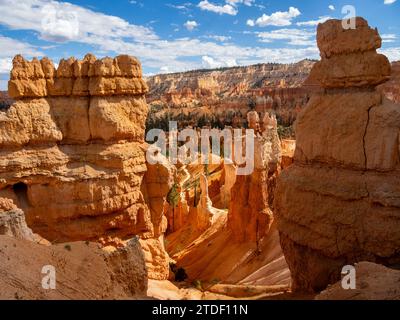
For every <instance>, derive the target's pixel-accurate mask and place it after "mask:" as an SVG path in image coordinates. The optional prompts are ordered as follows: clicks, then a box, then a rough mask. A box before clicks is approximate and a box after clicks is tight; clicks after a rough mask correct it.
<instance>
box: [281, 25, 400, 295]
mask: <svg viewBox="0 0 400 320" xmlns="http://www.w3.org/2000/svg"><path fill="white" fill-rule="evenodd" d="M360 21H361V22H360ZM358 24H359V26H360V27H359V28H357V29H356V30H353V31H351V33H352V34H353V36H354V39H355V40H354V41H350V38H347V35H344V34H342V33H341V31H339V25H340V21H336V20H334V21H328V22H327V23H325V24H322V25H320V27H319V28H318V39H322V40H323V41H331V42H333V43H332V44H331V45H328V44H327V43H325V44H324V46H323V49H321V51H322V50H325V51H326V53H327V54H326V55H329V54H331V56H330V58H329V59H328V58H324V54H322V56H323V58H322V60H323V61H324V59H325V60H326V61H327V60H329V63H333V64H332V66H331V68H336V67H337V68H338V69H340V68H341V66H340V65H338V63H339V61H340V60H335V59H334V57H335V56H341V58H343V59H346V58H347V57H350V58H351V57H353V56H357V55H358V56H359V57H360V59H359V60H358V61H357V60H354V66H353V68H354V69H356V70H363V65H364V62H365V61H366V60H364V58H363V51H365V50H369V51H367V53H368V54H369V55H371V57H373V55H375V53H374V52H373V51H372V49H373V48H375V47H376V46H377V45H379V43H380V42H379V41H378V40H377V35H376V34H375V32H374V31H373V30H368V28H367V27H366V26H365V23H364V22H362V20H358ZM343 32H347V31H343ZM358 35H359V37H358ZM353 36H352V37H353ZM368 39H369V40H368ZM322 40H321V41H322ZM334 41H338V42H339V44H340V45H339V44H338V43H334ZM319 44H320V43H319ZM320 48H321V47H320ZM340 48H342V50H341V49H340ZM350 60H351V59H350ZM380 64H381V67H382V68H386V67H387V65H386V60H385V59H381V62H380ZM377 67H378V69H379V65H378V66H377ZM314 68H315V70H317V71H318V72H319V71H321V72H322V71H323V69H319V68H320V67H319V66H318V64H317V65H315V67H314ZM313 72H314V69H313V71H312V72H311V75H310V77H313ZM324 72H325V74H329V72H330V70H328V69H326V70H325V71H324ZM363 72H364V73H360V76H361V77H364V80H365V79H367V78H368V77H369V73H368V71H367V70H364V71H363ZM353 75H354V74H353V73H352V72H350V71H349V72H347V71H346V70H345V73H344V74H343V77H342V80H343V81H344V83H345V82H346V81H348V80H349V81H350V82H351V81H353V80H352V79H354V77H353ZM331 80H332V78H330V80H329V81H331ZM364 80H363V81H364ZM375 80H376V79H375ZM375 80H371V81H370V80H368V81H366V82H363V81H360V82H357V86H358V85H362V86H363V87H362V88H359V89H355V88H346V87H347V86H348V85H347V84H346V85H342V84H341V85H338V86H337V87H338V88H337V89H335V90H326V91H325V92H321V93H316V94H315V95H314V96H313V97H312V98H311V100H310V101H309V103H308V105H307V106H306V108H305V109H304V110H303V111H302V112H301V114H300V115H299V118H298V121H297V125H296V135H297V141H296V151H295V160H294V164H293V165H291V166H290V167H289V168H287V169H286V170H284V171H283V172H282V174H281V175H280V177H279V179H278V180H279V181H278V185H277V189H276V192H275V214H276V218H277V221H278V229H279V231H280V236H281V245H282V249H283V252H284V254H285V258H286V260H287V262H288V265H289V268H290V270H291V275H292V284H293V289H294V290H298V291H311V292H312V291H314V292H315V291H321V290H323V289H325V288H326V287H327V285H328V284H332V283H335V282H336V281H338V280H339V278H340V271H341V269H342V267H343V266H344V265H346V264H353V263H355V262H358V261H364V260H366V261H371V262H378V263H381V264H384V265H386V266H391V265H396V264H398V263H400V256H399V252H400V250H399V249H400V189H399V186H398V182H397V181H398V180H399V178H400V175H399V172H400V171H399V169H400V157H399V132H400V121H399V120H400V118H399V117H400V106H399V105H396V104H394V103H393V102H391V101H389V100H387V99H386V98H385V97H383V96H382V95H381V94H380V93H379V92H378V91H376V90H375V89H374V88H372V87H371V85H374V84H376V82H375ZM357 81H358V80H357ZM350 82H349V83H350ZM331 83H333V82H331ZM320 85H321V86H325V83H324V82H323V81H321V82H320ZM335 86H336V85H335ZM350 86H352V84H351V85H350Z"/></svg>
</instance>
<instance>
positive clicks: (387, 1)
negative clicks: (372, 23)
mask: <svg viewBox="0 0 400 320" xmlns="http://www.w3.org/2000/svg"><path fill="white" fill-rule="evenodd" d="M396 1H397V0H385V2H384V4H392V3H395V2H396Z"/></svg>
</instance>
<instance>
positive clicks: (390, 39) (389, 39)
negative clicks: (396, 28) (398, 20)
mask: <svg viewBox="0 0 400 320" xmlns="http://www.w3.org/2000/svg"><path fill="white" fill-rule="evenodd" d="M381 38H382V42H384V43H388V42H395V41H396V39H397V36H396V35H395V34H392V33H391V34H382V35H381Z"/></svg>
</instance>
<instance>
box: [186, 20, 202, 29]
mask: <svg viewBox="0 0 400 320" xmlns="http://www.w3.org/2000/svg"><path fill="white" fill-rule="evenodd" d="M183 26H184V27H185V28H186V29H187V30H189V31H193V30H194V29H196V28H197V27H198V26H199V24H198V23H197V22H196V21H194V20H188V21H186V22H185V23H184V24H183Z"/></svg>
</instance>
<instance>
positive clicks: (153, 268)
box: [0, 54, 170, 278]
mask: <svg viewBox="0 0 400 320" xmlns="http://www.w3.org/2000/svg"><path fill="white" fill-rule="evenodd" d="M147 91H148V88H147V85H146V83H145V82H144V81H143V79H142V70H141V65H140V63H139V61H138V60H137V59H135V58H133V57H130V56H124V55H123V56H118V57H116V58H115V59H112V58H104V59H101V60H97V59H96V58H95V57H94V56H93V55H90V54H89V55H87V56H86V57H85V58H84V59H83V60H82V61H79V60H76V59H74V58H70V59H68V60H61V61H60V63H59V66H58V68H57V69H56V68H55V67H54V65H53V63H52V62H51V61H50V60H49V59H47V58H43V59H42V60H40V61H39V60H38V59H33V60H32V61H31V62H30V61H26V60H25V59H24V58H23V57H22V56H16V57H15V58H14V60H13V69H12V71H11V79H10V81H9V95H10V96H11V97H12V98H13V99H15V100H16V102H15V103H14V104H13V105H11V106H10V107H9V108H7V109H6V110H5V111H3V112H0V148H1V151H0V199H3V202H4V203H10V202H11V203H13V205H15V206H17V207H18V208H20V209H22V210H23V211H24V213H25V216H26V221H27V224H28V225H29V227H30V228H31V229H32V230H33V231H34V232H35V233H37V234H40V235H41V236H42V237H44V238H45V239H47V240H49V241H50V242H52V243H63V242H69V241H97V242H100V243H101V244H103V245H109V244H110V245H113V246H123V241H125V240H129V239H131V238H132V237H134V236H139V237H140V241H141V246H142V248H141V249H142V250H143V252H144V256H145V260H146V262H147V265H148V270H147V271H148V276H149V277H153V278H166V277H168V272H169V270H168V255H167V254H166V252H165V250H164V248H163V243H162V234H163V232H164V231H165V229H166V222H165V219H164V220H163V211H162V206H160V204H159V203H160V201H161V202H162V201H163V200H164V199H163V198H165V197H166V194H167V192H168V183H167V182H168V176H169V174H170V172H169V171H168V169H166V168H164V167H163V165H162V164H160V165H158V167H157V168H150V169H151V170H148V169H149V168H148V165H147V164H146V159H145V150H146V144H145V142H144V132H145V120H146V116H147V112H148V107H147V104H146V100H145V93H146V92H147ZM157 169H158V171H159V172H161V174H158V173H157V172H154V170H157ZM146 172H147V174H146ZM145 174H146V177H145V179H144V176H145ZM154 175H158V177H157V178H158V179H161V180H160V181H161V182H160V183H164V182H165V188H164V189H163V190H164V191H163V190H159V192H158V194H155V190H154V184H156V183H158V180H157V179H155V178H154ZM164 175H165V176H164ZM144 194H145V195H144ZM145 196H146V199H145ZM9 206H10V205H9ZM6 209H7V210H6ZM6 209H3V210H2V211H9V210H8V209H9V208H6Z"/></svg>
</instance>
